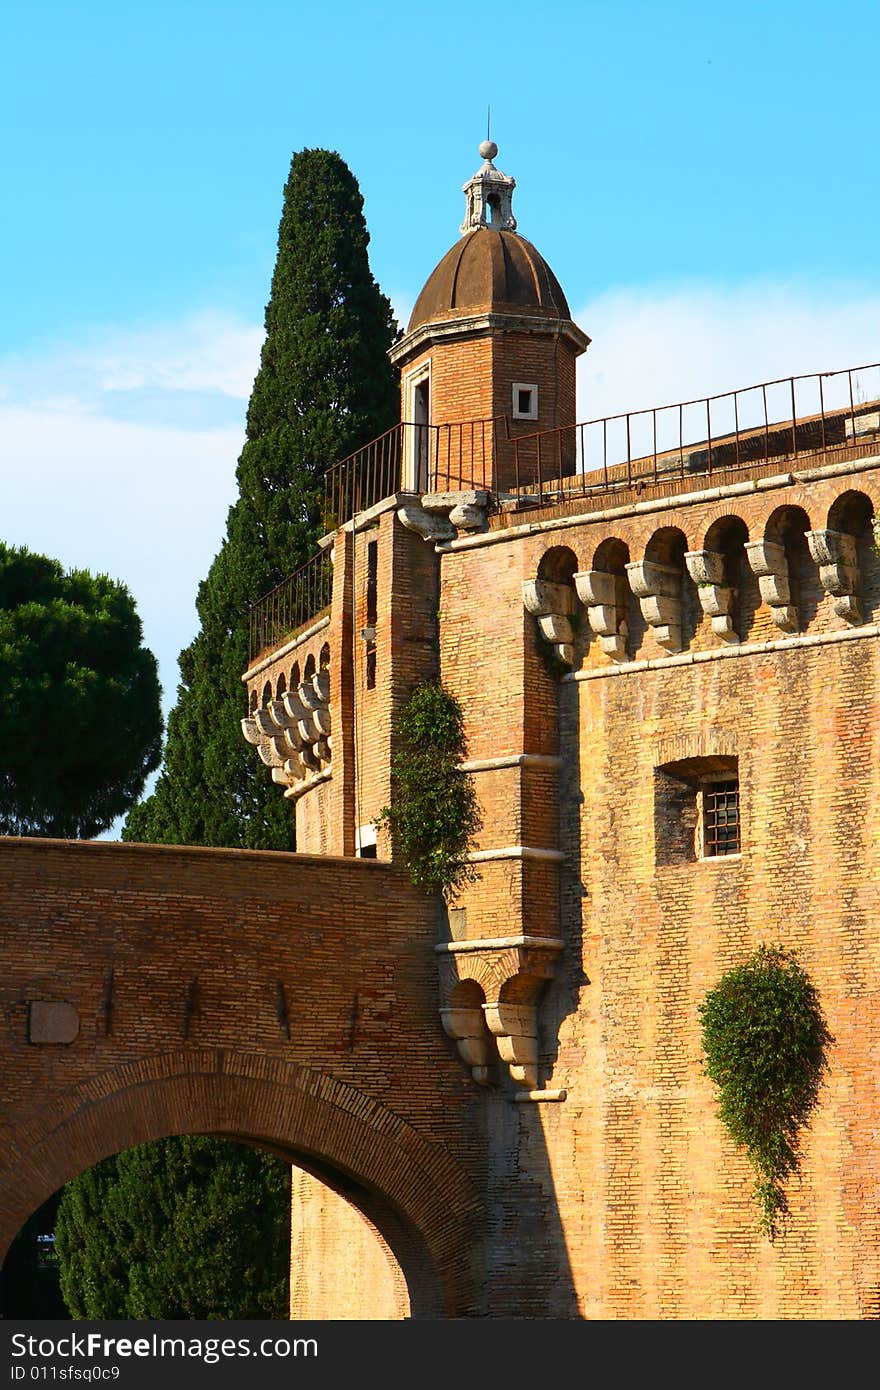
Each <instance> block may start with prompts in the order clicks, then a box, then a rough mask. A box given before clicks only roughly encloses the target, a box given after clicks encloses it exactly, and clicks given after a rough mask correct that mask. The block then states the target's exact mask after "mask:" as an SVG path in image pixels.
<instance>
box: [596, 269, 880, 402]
mask: <svg viewBox="0 0 880 1390" xmlns="http://www.w3.org/2000/svg"><path fill="white" fill-rule="evenodd" d="M575 319H576V321H577V323H579V324H580V325H581V327H582V328H583V329H584V330H585V331H586V332H587V333H589V335H590V337H591V338H592V339H593V341H592V344H591V346H590V347H589V348H588V350H587V352H586V354H585V355H584V357H582V358H581V360H580V363H579V369H578V418H579V419H582V420H585V419H596V418H599V417H601V416H604V415H613V414H616V413H618V412H621V411H625V410H640V409H644V408H645V407H650V406H655V405H667V404H671V403H673V402H678V401H682V400H692V399H694V398H697V397H699V398H702V397H704V396H709V395H715V394H717V393H719V392H722V391H731V390H735V389H737V388H739V387H747V386H751V385H754V384H757V383H760V382H763V381H771V380H774V379H777V378H780V377H788V376H792V375H801V374H804V373H813V372H826V371H836V370H838V369H840V368H846V367H854V366H860V365H862V364H863V363H872V362H878V361H880V296H878V295H877V293H876V291H875V292H874V293H873V294H871V293H868V292H866V291H863V290H861V289H860V288H859V287H858V286H853V285H844V286H832V285H824V286H821V287H810V286H808V285H771V284H751V285H744V286H742V287H740V288H738V289H716V288H713V287H710V286H706V287H701V286H693V287H682V288H675V289H651V288H647V289H619V290H613V291H609V292H608V293H606V294H603V295H600V296H599V297H598V298H596V299H594V300H593V301H592V302H591V303H589V304H586V305H585V306H584V307H583V309H581V310H580V311H579V312H577V313H576V314H575Z"/></svg>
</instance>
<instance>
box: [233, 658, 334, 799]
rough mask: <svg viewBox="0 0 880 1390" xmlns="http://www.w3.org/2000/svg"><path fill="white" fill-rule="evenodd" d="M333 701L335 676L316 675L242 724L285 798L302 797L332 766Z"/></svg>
mask: <svg viewBox="0 0 880 1390" xmlns="http://www.w3.org/2000/svg"><path fill="white" fill-rule="evenodd" d="M329 700H330V674H329V672H328V671H317V672H316V673H315V675H314V676H312V677H311V678H310V679H309V680H305V681H302V682H301V683H300V684H299V686H298V687H297V689H296V690H288V691H287V692H286V693H285V694H284V695H282V696H281V697H280V698H279V699H277V700H270V702H269V704H268V705H266V706H265V707H264V708H262V709H258V710H255V711H254V713H253V715H252V716H251V717H250V718H246V719H242V721H241V731H242V734H243V735H244V737H245V739H246V740H247V742H248V743H250V744H252V745H253V746H254V747H255V748H256V750H257V754H258V755H259V758H260V760H261V761H262V762H263V763H265V765H266V767H268V768H270V769H271V773H272V781H273V782H275V783H277V785H278V786H281V787H284V788H285V795H286V796H297V795H299V794H300V793H301V792H302V790H304V789H305V786H306V784H307V783H308V782H310V780H313V779H314V777H315V775H316V774H319V773H321V772H322V771H323V770H324V769H325V767H326V765H327V764H328V763H329V762H330V759H331V757H332V739H331V736H330V708H329ZM325 775H326V773H325Z"/></svg>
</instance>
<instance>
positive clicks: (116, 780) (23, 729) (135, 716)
mask: <svg viewBox="0 0 880 1390" xmlns="http://www.w3.org/2000/svg"><path fill="white" fill-rule="evenodd" d="M142 637H143V630H142V627H141V620H140V618H139V617H138V614H137V609H136V608H135V603H134V599H133V598H132V596H131V594H130V593H129V592H128V590H127V589H126V588H125V586H124V585H122V584H118V583H117V582H116V581H115V580H112V579H109V578H108V577H107V576H106V575H92V574H90V573H89V572H88V571H87V570H69V571H65V570H63V569H62V567H61V565H60V564H59V563H58V561H57V560H50V559H48V558H47V557H46V556H45V555H34V554H32V553H31V551H29V550H26V549H13V548H12V547H10V546H6V545H3V544H2V543H0V835H55V836H59V837H62V838H74V839H90V838H91V837H92V836H94V835H99V834H100V833H101V832H102V831H104V830H107V829H108V828H109V827H110V825H111V824H112V823H113V821H114V820H115V819H116V817H117V816H119V815H122V814H123V812H125V811H127V810H128V809H129V807H130V806H131V805H132V803H133V802H134V801H135V800H136V799H137V797H138V796H140V794H141V792H142V791H143V788H144V782H145V781H146V779H147V776H148V774H149V773H150V772H152V771H153V769H154V768H155V767H157V766H158V763H159V752H160V747H161V740H162V715H161V710H160V705H159V696H160V689H159V678H158V674H157V671H156V658H155V657H154V656H153V653H152V652H151V651H148V649H147V648H146V647H144V646H143V644H142Z"/></svg>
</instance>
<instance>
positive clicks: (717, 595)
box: [684, 550, 739, 643]
mask: <svg viewBox="0 0 880 1390" xmlns="http://www.w3.org/2000/svg"><path fill="white" fill-rule="evenodd" d="M684 562H685V564H686V565H687V567H688V574H689V575H690V577H691V579H692V580H693V581H694V583H695V584H696V586H697V593H698V594H699V596H700V607H701V608H702V610H703V612H704V613H705V615H706V617H707V618H708V619H709V621H710V623H711V625H712V631H713V632H714V633H715V636H716V637H720V638H721V641H722V642H730V643H734V642H738V641H739V635H738V633H737V632H736V631H735V629H734V626H733V601H734V598H735V593H734V590H733V589H732V588H731V587H730V586H729V585H728V584H725V582H724V556H723V555H722V554H721V552H720V551H719V550H689V551H687V553H686V554H685V557H684Z"/></svg>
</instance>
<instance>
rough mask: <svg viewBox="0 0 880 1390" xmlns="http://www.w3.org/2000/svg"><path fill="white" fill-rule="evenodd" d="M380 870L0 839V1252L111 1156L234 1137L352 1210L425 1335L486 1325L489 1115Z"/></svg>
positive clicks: (406, 907) (268, 857)
mask: <svg viewBox="0 0 880 1390" xmlns="http://www.w3.org/2000/svg"><path fill="white" fill-rule="evenodd" d="M435 911H436V909H435V906H434V904H433V903H432V902H430V901H429V900H426V899H425V898H424V897H423V896H421V895H420V894H418V893H417V892H416V891H415V890H414V889H413V888H412V886H411V885H410V884H409V882H408V880H407V879H406V878H405V877H403V876H402V875H401V873H400V872H399V871H398V870H396V869H394V868H393V867H392V866H391V865H388V864H382V863H378V862H376V861H370V860H355V859H345V860H343V859H331V858H312V857H309V856H304V855H291V854H279V853H268V852H259V851H239V850H209V849H193V848H171V847H164V846H150V845H128V844H110V843H101V842H97V843H79V842H66V841H46V840H14V839H7V840H0V923H2V928H0V962H2V964H0V989H2V1002H3V1029H4V1036H3V1045H2V1052H0V1056H2V1071H3V1082H2V1117H0V1125H2V1128H0V1137H2V1142H0V1237H2V1239H0V1244H2V1247H3V1249H5V1248H6V1246H7V1245H8V1244H9V1242H10V1241H11V1240H12V1238H13V1237H14V1236H15V1234H16V1232H17V1231H18V1230H19V1228H20V1226H21V1225H22V1223H23V1222H24V1221H25V1219H26V1218H27V1217H28V1216H29V1215H30V1213H31V1212H32V1211H34V1210H35V1209H36V1208H37V1207H38V1206H39V1205H40V1204H41V1203H42V1202H43V1201H44V1200H45V1199H46V1198H47V1197H48V1196H49V1195H50V1194H51V1193H52V1192H54V1191H55V1190H56V1189H57V1188H58V1187H60V1186H61V1185H62V1184H63V1183H64V1182H66V1181H68V1180H69V1179H70V1178H72V1177H73V1176H74V1175H76V1174H77V1173H80V1172H82V1171H83V1170H84V1169H86V1168H88V1167H90V1166H91V1165H92V1164H94V1163H95V1162H97V1161H98V1160H99V1159H101V1158H104V1157H106V1156H107V1155H109V1154H112V1153H114V1152H117V1151H119V1150H120V1149H124V1148H128V1147H130V1146H132V1145H133V1144H137V1143H141V1142H144V1141H146V1140H150V1139H156V1138H159V1137H162V1136H164V1135H169V1134H178V1133H210V1134H217V1135H227V1136H229V1137H238V1138H244V1139H247V1140H249V1141H251V1142H255V1143H258V1144H261V1145H263V1146H265V1147H267V1148H270V1149H273V1150H274V1151H275V1152H277V1153H279V1154H282V1155H284V1156H286V1157H288V1158H289V1159H290V1160H291V1161H295V1162H296V1163H298V1164H299V1165H300V1166H301V1167H304V1168H306V1169H308V1170H310V1171H311V1172H313V1173H314V1174H316V1175H317V1176H319V1177H320V1178H321V1179H322V1180H323V1181H325V1182H326V1183H327V1184H328V1185H329V1186H331V1187H333V1188H335V1189H336V1190H337V1191H339V1192H341V1193H343V1194H344V1195H345V1196H346V1197H347V1198H348V1199H349V1200H350V1201H352V1202H353V1203H354V1204H355V1205H356V1206H357V1207H358V1208H359V1209H360V1210H361V1211H362V1212H363V1213H364V1215H365V1216H366V1217H367V1218H368V1220H369V1221H370V1222H371V1223H372V1224H373V1225H374V1226H375V1227H376V1228H377V1229H378V1231H379V1233H380V1234H381V1236H382V1237H383V1238H384V1239H385V1241H387V1243H388V1245H389V1246H390V1248H391V1250H392V1251H393V1252H394V1254H395V1256H396V1258H397V1260H398V1261H399V1263H400V1266H401V1269H402V1271H403V1273H404V1276H405V1278H406V1282H407V1285H408V1288H409V1296H410V1305H411V1310H412V1313H413V1315H414V1316H428V1317H432V1316H459V1317H460V1316H468V1315H473V1314H479V1312H480V1311H481V1308H480V1295H479V1292H478V1290H479V1286H480V1283H481V1279H480V1272H479V1268H478V1263H479V1262H478V1260H477V1259H476V1258H475V1255H474V1252H475V1249H476V1248H477V1244H478V1240H477V1236H478V1232H479V1230H480V1226H481V1223H482V1221H483V1211H482V1203H481V1199H480V1195H479V1194H480V1191H481V1186H482V1178H481V1170H482V1164H483V1162H484V1155H483V1153H482V1147H483V1146H482V1145H481V1143H480V1140H479V1133H480V1124H479V1101H480V1097H479V1094H478V1093H477V1088H476V1087H474V1086H473V1084H472V1082H471V1081H470V1079H469V1076H468V1073H467V1072H466V1070H465V1069H464V1068H463V1067H461V1065H460V1064H459V1062H458V1061H457V1060H456V1056H455V1053H454V1050H453V1049H452V1046H451V1044H449V1042H448V1040H447V1039H446V1038H445V1037H444V1035H443V1032H442V1030H441V1027H440V1022H439V1018H438V1013H437V977H436V968H435V958H434V953H433V950H432V946H433V943H434V940H435V922H434V915H435Z"/></svg>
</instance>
